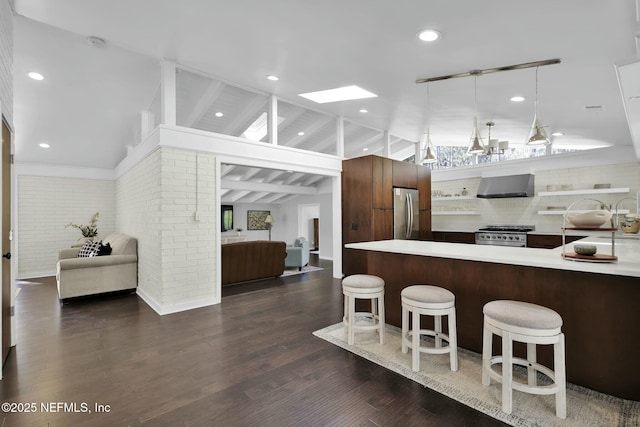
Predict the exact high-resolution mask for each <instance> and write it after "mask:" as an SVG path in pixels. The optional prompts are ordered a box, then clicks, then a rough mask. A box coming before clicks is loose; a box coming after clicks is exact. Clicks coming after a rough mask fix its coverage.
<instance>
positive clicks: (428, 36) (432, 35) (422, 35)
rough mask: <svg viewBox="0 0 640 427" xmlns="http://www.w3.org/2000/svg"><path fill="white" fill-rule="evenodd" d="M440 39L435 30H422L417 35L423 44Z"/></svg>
mask: <svg viewBox="0 0 640 427" xmlns="http://www.w3.org/2000/svg"><path fill="white" fill-rule="evenodd" d="M440 37H442V34H440V32H438V31H436V30H423V31H420V32H419V33H418V38H419V39H420V40H422V41H423V42H434V41H436V40H438V39H439V38H440Z"/></svg>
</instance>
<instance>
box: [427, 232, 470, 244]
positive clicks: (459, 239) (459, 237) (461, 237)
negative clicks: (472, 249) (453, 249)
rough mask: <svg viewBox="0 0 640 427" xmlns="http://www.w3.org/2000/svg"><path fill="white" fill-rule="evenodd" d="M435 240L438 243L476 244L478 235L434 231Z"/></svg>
mask: <svg viewBox="0 0 640 427" xmlns="http://www.w3.org/2000/svg"><path fill="white" fill-rule="evenodd" d="M432 236H433V239H432V240H434V241H436V242H448V243H475V242H476V234H475V233H472V232H465V231H434V232H433V233H432Z"/></svg>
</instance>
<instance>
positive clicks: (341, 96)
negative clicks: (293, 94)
mask: <svg viewBox="0 0 640 427" xmlns="http://www.w3.org/2000/svg"><path fill="white" fill-rule="evenodd" d="M299 96H301V97H303V98H307V99H309V100H311V101H313V102H317V103H318V104H325V103H328V102H337V101H349V100H352V99H363V98H375V97H377V96H378V95H376V94H375V93H371V92H369V91H368V90H364V89H362V88H361V87H358V86H355V85H352V86H344V87H338V88H335V89H327V90H320V91H317V92H308V93H301V94H299Z"/></svg>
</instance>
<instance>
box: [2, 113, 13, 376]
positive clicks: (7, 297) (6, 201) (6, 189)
mask: <svg viewBox="0 0 640 427" xmlns="http://www.w3.org/2000/svg"><path fill="white" fill-rule="evenodd" d="M11 342H12V340H11V132H10V131H9V127H8V126H7V124H6V123H5V122H4V120H2V364H3V365H4V362H5V361H6V360H7V356H8V355H9V350H10V349H11Z"/></svg>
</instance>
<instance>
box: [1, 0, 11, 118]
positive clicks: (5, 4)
mask: <svg viewBox="0 0 640 427" xmlns="http://www.w3.org/2000/svg"><path fill="white" fill-rule="evenodd" d="M0 101H1V102H2V115H4V116H5V118H6V119H7V122H8V123H9V124H10V125H11V126H13V11H12V10H11V6H10V5H9V0H0Z"/></svg>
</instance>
